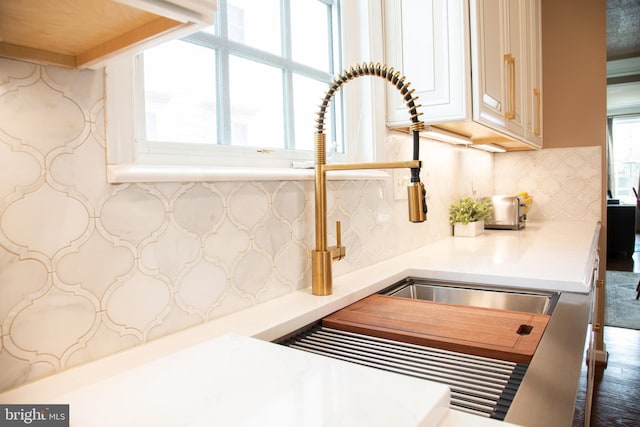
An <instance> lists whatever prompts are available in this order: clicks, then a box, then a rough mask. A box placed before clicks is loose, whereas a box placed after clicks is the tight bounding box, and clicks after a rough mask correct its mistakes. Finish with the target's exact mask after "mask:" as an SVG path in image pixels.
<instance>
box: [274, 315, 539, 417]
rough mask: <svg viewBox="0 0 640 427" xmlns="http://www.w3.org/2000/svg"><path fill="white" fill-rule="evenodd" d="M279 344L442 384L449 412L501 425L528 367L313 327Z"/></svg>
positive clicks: (282, 340)
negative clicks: (446, 388) (447, 390)
mask: <svg viewBox="0 0 640 427" xmlns="http://www.w3.org/2000/svg"><path fill="white" fill-rule="evenodd" d="M278 342H279V343H280V344H282V345H285V346H288V347H291V348H295V349H299V350H304V351H307V352H311V353H316V354H319V355H323V356H328V357H332V358H334V359H340V360H344V361H347V362H352V363H357V364H360V365H365V366H369V367H373V368H378V369H382V370H385V371H390V372H395V373H399V374H403V375H408V376H412V377H417V378H422V379H425V380H430V381H435V382H439V383H443V384H446V385H448V386H449V388H450V389H451V408H452V409H457V410H460V411H464V412H469V413H472V414H475V415H480V416H484V417H490V418H494V419H498V420H504V417H505V416H506V414H507V411H508V409H509V406H510V405H511V402H512V401H513V398H514V397H515V394H516V391H517V389H518V386H519V385H520V383H521V382H522V378H523V377H524V374H525V372H526V370H527V365H523V364H519V363H514V362H508V361H503V360H497V359H490V358H486V357H479V356H473V355H468V354H463V353H457V352H453V351H447V350H440V349H437V348H432V347H425V346H421V345H415V344H408V343H404V342H400V341H394V340H388V339H384V338H376V337H371V336H368V335H362V334H357V333H353V332H345V331H340V330H337V329H330V328H326V327H323V326H314V327H312V328H309V329H306V330H303V331H301V332H300V333H298V334H291V335H289V336H287V337H283V338H282V339H281V340H279V341H278Z"/></svg>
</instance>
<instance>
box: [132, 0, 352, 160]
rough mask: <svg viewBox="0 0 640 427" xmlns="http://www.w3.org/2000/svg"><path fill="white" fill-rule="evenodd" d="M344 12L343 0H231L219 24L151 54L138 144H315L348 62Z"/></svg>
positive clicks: (144, 68)
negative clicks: (328, 93) (320, 115)
mask: <svg viewBox="0 0 640 427" xmlns="http://www.w3.org/2000/svg"><path fill="white" fill-rule="evenodd" d="M337 11H338V7H337V2H336V1H335V0H286V1H281V0H262V1H259V2H256V1H250V0H223V1H220V2H219V11H218V14H217V16H216V23H217V25H214V26H213V27H210V28H207V29H204V30H202V31H200V32H198V33H196V34H193V35H190V36H187V37H185V38H183V39H181V40H176V41H171V42H168V43H165V44H162V45H160V46H157V47H154V48H152V49H150V50H148V51H146V52H144V53H143V54H142V55H140V57H139V58H138V70H139V71H138V72H139V73H141V75H142V76H141V78H142V87H143V88H144V90H143V98H144V103H143V104H141V105H140V106H139V107H141V108H143V109H144V114H145V120H144V123H145V126H144V127H140V129H139V133H138V135H137V140H138V141H140V142H141V144H140V145H141V146H140V147H138V150H139V151H140V152H150V153H153V152H160V151H161V150H162V144H165V145H166V144H170V143H173V144H176V143H177V144H205V145H229V146H233V147H252V148H255V149H257V150H262V151H259V152H270V151H271V150H307V151H311V150H313V138H311V137H310V133H311V130H312V129H313V118H314V113H315V111H314V110H315V109H316V105H317V102H318V101H317V100H319V98H320V96H321V95H322V93H323V91H324V90H326V87H327V85H328V84H329V83H330V82H331V78H332V76H333V75H334V74H335V72H336V71H337V67H339V66H340V63H339V53H340V50H339V44H338V43H337V41H338V40H339V38H340V37H339V34H338V32H337V31H334V29H335V28H337V27H338V25H337V24H338V23H339V14H338V13H337ZM177 76H188V78H176V77H177ZM139 78H140V76H139ZM314 101H315V102H314ZM336 101H337V102H338V103H339V99H337V100H336ZM335 105H339V104H335ZM335 118H336V117H335V115H334V116H333V120H331V121H330V123H333V124H335V123H336V121H335ZM334 129H335V126H334V127H333V129H331V131H332V133H328V134H329V135H332V136H333V140H338V138H336V135H335V132H336V131H335V130H334ZM339 140H342V138H339ZM335 149H336V150H337V151H338V152H344V149H343V147H342V146H341V145H340V146H335ZM241 151H244V152H245V153H244V154H245V155H246V154H252V153H254V152H256V150H241ZM281 155H284V154H281Z"/></svg>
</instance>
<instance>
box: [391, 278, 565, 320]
mask: <svg viewBox="0 0 640 427" xmlns="http://www.w3.org/2000/svg"><path fill="white" fill-rule="evenodd" d="M379 293H380V294H384V295H390V296H395V297H401V298H412V299H419V300H426V301H436V302H443V303H448V304H458V305H467V306H474V307H485V308H495V309H501V310H511V311H523V312H527V313H538V314H551V313H552V311H553V308H554V307H555V305H556V302H557V301H558V298H559V296H560V294H559V293H558V292H553V291H538V290H535V291H534V290H525V289H516V288H502V287H499V288H498V287H495V288H494V287H490V286H486V285H480V284H474V283H465V282H447V281H438V280H430V279H420V278H413V277H408V278H406V279H403V280H402V281H400V282H398V283H396V284H394V285H392V286H390V287H388V288H387V289H384V290H383V291H381V292H379Z"/></svg>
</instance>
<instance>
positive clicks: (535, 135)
mask: <svg viewBox="0 0 640 427" xmlns="http://www.w3.org/2000/svg"><path fill="white" fill-rule="evenodd" d="M385 8H386V9H385V34H386V40H385V41H386V46H385V48H386V50H385V55H386V61H387V63H388V64H389V65H390V66H395V67H398V68H399V71H400V72H401V73H402V74H404V75H405V76H407V79H408V80H409V81H411V83H412V87H413V88H414V89H415V93H416V94H417V95H418V96H419V98H420V99H419V101H418V102H419V103H420V104H422V109H421V111H422V112H423V113H424V115H423V116H422V119H423V121H424V122H425V123H427V124H431V125H434V126H436V127H438V128H442V129H445V130H448V131H452V132H455V133H457V134H459V135H462V136H465V137H467V138H470V139H471V140H472V141H473V142H474V143H492V144H496V145H499V146H502V147H503V148H505V149H523V148H539V147H541V146H542V136H541V132H542V109H541V106H542V100H541V96H542V88H541V81H542V74H541V48H540V1H539V0H430V1H419V0H393V1H388V2H386V6H385ZM393 92H394V89H393V88H390V89H389V90H388V92H387V93H388V96H387V122H388V125H389V126H390V127H404V126H406V125H407V120H408V115H407V112H406V107H404V106H403V105H402V99H401V98H400V97H399V96H398V94H395V93H393Z"/></svg>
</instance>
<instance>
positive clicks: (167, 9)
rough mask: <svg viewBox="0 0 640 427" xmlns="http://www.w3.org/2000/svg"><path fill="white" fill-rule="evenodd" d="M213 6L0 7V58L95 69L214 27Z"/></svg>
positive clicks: (14, 1)
mask: <svg viewBox="0 0 640 427" xmlns="http://www.w3.org/2000/svg"><path fill="white" fill-rule="evenodd" d="M215 9H216V0H82V1H78V0H56V1H42V0H11V1H0V36H1V38H0V56H2V57H6V58H13V59H20V60H25V61H32V62H37V63H42V64H52V65H59V66H63V67H71V68H87V67H99V66H102V65H103V64H104V62H105V61H106V60H108V59H110V58H112V57H113V56H116V55H119V54H122V53H124V52H138V51H140V50H142V49H145V48H148V47H149V46H151V45H153V44H156V43H160V42H162V41H165V40H168V39H171V38H178V37H181V36H184V35H186V34H188V33H190V32H194V31H197V29H198V28H201V27H203V26H207V25H211V24H213V16H214V13H215Z"/></svg>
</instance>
